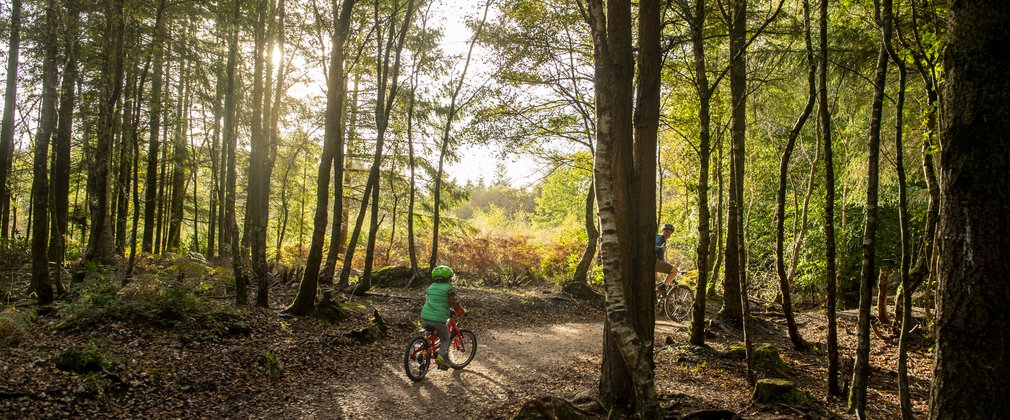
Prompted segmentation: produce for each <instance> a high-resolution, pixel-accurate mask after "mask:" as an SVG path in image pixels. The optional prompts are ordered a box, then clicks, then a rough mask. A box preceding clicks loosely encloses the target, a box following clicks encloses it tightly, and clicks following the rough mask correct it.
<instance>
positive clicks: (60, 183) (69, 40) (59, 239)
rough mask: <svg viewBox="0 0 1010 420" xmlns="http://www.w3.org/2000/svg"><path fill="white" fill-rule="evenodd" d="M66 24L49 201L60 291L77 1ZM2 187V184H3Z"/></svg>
mask: <svg viewBox="0 0 1010 420" xmlns="http://www.w3.org/2000/svg"><path fill="white" fill-rule="evenodd" d="M64 7H65V13H66V20H65V23H64V26H65V28H66V31H65V32H64V35H63V40H64V44H63V45H64V51H65V52H64V60H65V63H64V67H63V85H62V87H61V91H60V108H59V112H58V118H59V122H58V123H57V127H56V133H55V137H54V139H53V155H54V156H53V169H52V176H53V179H52V186H51V187H52V190H51V191H52V193H53V197H52V200H50V201H51V202H52V203H53V208H52V210H51V211H52V216H51V219H52V221H51V228H50V237H49V261H51V262H52V263H53V264H54V265H55V266H56V268H57V269H56V270H54V271H53V273H54V277H53V283H54V284H56V287H57V291H60V292H62V290H59V289H60V288H61V287H62V285H63V279H62V278H61V275H62V271H63V270H60V268H61V267H63V259H64V255H65V254H66V240H67V227H68V226H67V217H68V215H69V209H70V148H71V140H72V137H73V126H74V104H75V101H76V97H77V90H76V87H77V82H78V70H77V55H78V51H79V49H80V42H78V41H77V33H78V31H79V29H80V28H79V27H80V7H79V4H78V2H77V0H68V1H66V2H65V3H64ZM0 185H2V184H0Z"/></svg>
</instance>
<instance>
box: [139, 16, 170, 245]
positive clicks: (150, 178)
mask: <svg viewBox="0 0 1010 420" xmlns="http://www.w3.org/2000/svg"><path fill="white" fill-rule="evenodd" d="M164 12H165V0H159V2H158V12H157V15H156V17H155V24H154V34H153V35H152V36H151V50H152V55H153V56H154V70H153V71H154V78H153V80H152V81H151V105H150V106H151V109H150V122H149V123H148V124H149V125H150V135H149V136H148V141H147V143H148V148H147V176H146V179H145V180H144V239H143V243H142V245H141V247H142V248H143V251H144V252H151V251H153V246H154V233H155V211H156V209H157V202H158V199H157V198H158V195H157V194H158V154H159V153H160V150H159V147H160V141H161V140H160V138H159V136H160V135H161V108H162V98H161V93H162V86H163V85H164V77H165V73H164V71H163V63H164V60H165V55H164V49H163V46H162V43H161V20H162V16H164Z"/></svg>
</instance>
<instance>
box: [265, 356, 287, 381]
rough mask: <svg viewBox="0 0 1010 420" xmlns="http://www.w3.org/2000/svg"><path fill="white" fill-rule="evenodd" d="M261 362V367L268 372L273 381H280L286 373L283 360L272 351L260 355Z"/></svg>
mask: <svg viewBox="0 0 1010 420" xmlns="http://www.w3.org/2000/svg"><path fill="white" fill-rule="evenodd" d="M259 362H260V366H262V367H263V369H264V370H266V373H267V375H268V376H269V377H270V380H271V381H275V380H277V379H280V377H281V375H282V374H283V373H284V363H282V362H281V359H280V358H279V357H277V355H276V354H274V352H272V351H270V350H267V351H264V352H263V353H260V357H259Z"/></svg>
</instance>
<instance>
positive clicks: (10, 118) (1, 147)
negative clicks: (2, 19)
mask: <svg viewBox="0 0 1010 420" xmlns="http://www.w3.org/2000/svg"><path fill="white" fill-rule="evenodd" d="M10 25H11V36H10V38H9V39H8V40H7V84H6V88H5V90H4V92H5V93H4V113H3V122H2V125H0V237H4V238H6V237H8V235H10V227H9V225H10V201H11V194H10V189H9V188H7V181H8V178H9V177H10V170H11V164H12V163H13V161H12V160H13V157H14V108H15V107H16V106H17V94H18V64H19V63H20V52H21V0H13V1H12V2H11V24H10Z"/></svg>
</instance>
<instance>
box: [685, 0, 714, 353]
mask: <svg viewBox="0 0 1010 420" xmlns="http://www.w3.org/2000/svg"><path fill="white" fill-rule="evenodd" d="M681 8H682V9H683V11H684V15H686V16H690V17H691V18H692V20H691V21H690V22H689V24H690V25H691V47H692V51H693V54H694V80H695V86H694V88H695V92H696V93H697V94H698V159H699V170H698V247H697V253H698V259H697V267H698V285H697V287H696V288H695V293H694V307H693V308H692V310H691V311H692V313H691V336H690V338H689V340H690V342H691V344H694V345H698V346H701V345H704V344H705V306H706V302H705V301H706V298H707V297H708V296H707V295H708V293H707V289H708V277H709V251H710V248H711V233H710V231H711V228H710V226H709V223H710V220H711V216H710V214H709V209H708V186H709V185H708V184H709V182H708V176H709V170H710V168H709V159H710V157H711V155H712V147H711V142H712V131H711V122H712V115H711V104H712V87H711V86H709V81H708V67H707V62H706V59H705V22H706V13H707V10H706V5H705V0H695V3H694V9H693V11H692V10H691V8H690V6H689V4H688V2H686V1H683V2H681Z"/></svg>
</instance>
